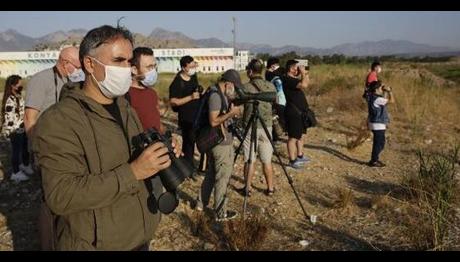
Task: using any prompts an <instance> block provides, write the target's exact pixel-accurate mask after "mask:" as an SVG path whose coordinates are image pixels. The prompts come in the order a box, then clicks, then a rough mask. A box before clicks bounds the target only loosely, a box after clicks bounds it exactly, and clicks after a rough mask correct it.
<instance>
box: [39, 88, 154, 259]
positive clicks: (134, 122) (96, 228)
mask: <svg viewBox="0 0 460 262" xmlns="http://www.w3.org/2000/svg"><path fill="white" fill-rule="evenodd" d="M117 103H118V105H119V108H120V113H121V116H122V119H123V126H124V129H125V131H124V130H122V128H121V127H120V125H119V124H117V122H116V121H115V119H114V118H113V117H112V116H111V115H110V113H109V112H108V111H107V110H106V109H105V108H104V107H103V106H102V105H101V104H99V103H97V102H96V101H94V100H93V99H91V98H89V97H87V96H85V95H84V94H83V91H82V90H81V89H80V88H74V89H71V90H70V91H68V92H66V94H65V96H63V97H62V100H61V101H60V102H59V103H57V104H55V105H53V106H52V107H50V108H49V109H48V110H46V111H45V112H44V113H43V115H41V116H40V118H39V120H38V122H37V125H36V127H35V129H34V136H33V139H32V144H33V151H34V155H35V157H36V158H35V159H36V160H37V162H38V165H39V168H40V171H41V174H42V181H43V190H44V196H45V201H46V203H47V205H48V206H49V208H50V209H51V211H52V212H53V213H54V214H55V215H56V217H57V219H56V238H57V243H56V249H57V250H132V249H133V248H136V247H138V246H140V245H142V244H143V243H146V242H148V241H149V240H151V239H152V238H153V234H154V232H155V230H156V228H157V226H158V224H159V221H160V213H159V211H158V210H157V209H156V208H155V207H154V208H152V211H149V208H148V206H147V198H148V197H149V193H148V192H149V190H148V189H147V187H146V184H147V182H144V181H137V180H136V179H135V177H134V174H133V173H132V170H131V168H130V165H129V163H128V162H129V161H130V158H132V157H131V155H132V153H133V145H132V142H131V139H132V137H133V136H135V135H137V134H139V133H141V132H142V131H143V130H142V125H141V123H140V121H139V119H138V117H137V115H136V113H135V112H134V110H132V109H131V107H130V105H129V104H128V102H127V101H126V99H124V98H123V97H120V98H118V99H117ZM125 132H126V134H127V137H128V138H129V139H127V138H126V136H125V134H124V133H125ZM153 180H154V181H155V182H154V183H153V184H154V187H153V188H154V195H156V196H158V195H159V194H161V192H162V187H161V184H159V183H161V182H159V176H156V177H155V178H154V179H153Z"/></svg>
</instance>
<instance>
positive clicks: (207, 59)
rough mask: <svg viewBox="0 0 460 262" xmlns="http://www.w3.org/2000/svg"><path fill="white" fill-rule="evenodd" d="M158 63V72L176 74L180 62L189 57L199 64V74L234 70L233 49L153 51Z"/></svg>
mask: <svg viewBox="0 0 460 262" xmlns="http://www.w3.org/2000/svg"><path fill="white" fill-rule="evenodd" d="M153 53H154V56H155V58H156V59H157V63H158V72H160V73H162V72H169V73H176V72H179V70H180V63H179V60H180V58H181V57H183V56H186V55H189V56H191V57H193V59H194V60H195V61H196V62H197V63H198V68H197V69H198V70H197V71H198V72H202V73H220V72H224V71H226V70H228V69H231V68H233V67H234V66H233V48H176V49H153Z"/></svg>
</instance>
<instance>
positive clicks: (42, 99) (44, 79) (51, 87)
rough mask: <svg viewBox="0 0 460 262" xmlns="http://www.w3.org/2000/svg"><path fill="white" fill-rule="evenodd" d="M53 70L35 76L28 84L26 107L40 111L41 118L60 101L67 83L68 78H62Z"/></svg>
mask: <svg viewBox="0 0 460 262" xmlns="http://www.w3.org/2000/svg"><path fill="white" fill-rule="evenodd" d="M53 68H54V67H53ZM53 68H49V69H46V70H43V71H41V72H38V73H37V74H35V75H33V76H32V78H31V79H30V80H29V83H28V84H27V90H26V102H25V106H26V107H29V108H34V109H36V110H39V111H40V112H39V116H40V115H41V114H42V113H43V111H45V110H46V109H47V108H48V107H50V106H52V105H53V104H55V103H56V102H58V101H59V94H60V92H61V89H62V86H63V85H64V84H66V83H67V78H61V77H60V76H59V74H58V73H57V72H56V73H55V72H54V69H53ZM55 79H56V81H55Z"/></svg>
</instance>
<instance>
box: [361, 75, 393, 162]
mask: <svg viewBox="0 0 460 262" xmlns="http://www.w3.org/2000/svg"><path fill="white" fill-rule="evenodd" d="M367 103H368V112H369V114H368V123H369V129H370V130H372V133H373V134H374V139H373V143H372V154H371V160H370V161H369V163H368V165H369V166H371V167H384V166H385V164H384V163H383V162H381V161H380V160H379V155H380V153H381V152H382V150H383V148H384V147H385V130H386V128H387V125H388V123H389V122H390V118H389V116H388V111H387V104H388V103H394V96H393V92H392V90H391V87H386V86H384V85H383V84H382V83H381V82H380V81H373V82H371V83H370V84H369V95H368V96H367Z"/></svg>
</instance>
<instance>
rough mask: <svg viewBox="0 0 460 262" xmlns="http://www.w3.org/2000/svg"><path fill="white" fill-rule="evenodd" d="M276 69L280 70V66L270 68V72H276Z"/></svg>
mask: <svg viewBox="0 0 460 262" xmlns="http://www.w3.org/2000/svg"><path fill="white" fill-rule="evenodd" d="M278 68H280V66H278V65H277V66H272V72H274V71H276V70H277V69H278Z"/></svg>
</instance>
